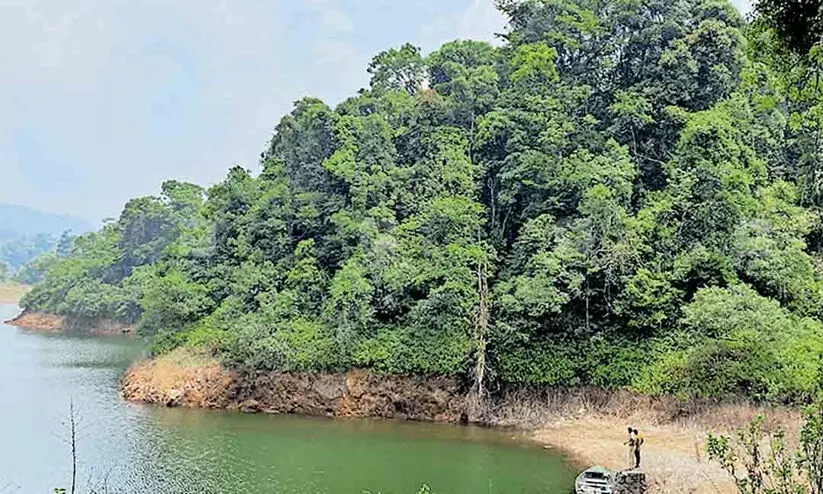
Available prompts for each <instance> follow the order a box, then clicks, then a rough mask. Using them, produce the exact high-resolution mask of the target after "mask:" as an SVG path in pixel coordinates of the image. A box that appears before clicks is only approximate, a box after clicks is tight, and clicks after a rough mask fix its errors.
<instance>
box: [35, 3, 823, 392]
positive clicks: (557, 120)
mask: <svg viewBox="0 0 823 494" xmlns="http://www.w3.org/2000/svg"><path fill="white" fill-rule="evenodd" d="M499 3H500V8H501V9H502V10H503V11H504V12H505V14H506V15H507V16H508V17H509V19H510V28H509V30H508V32H507V33H506V34H505V36H504V43H503V44H502V46H499V47H495V46H491V45H489V44H486V43H481V42H475V41H455V42H451V43H447V44H445V45H443V46H442V47H441V48H440V49H439V50H437V51H435V52H433V53H430V54H427V55H425V56H424V54H422V53H421V52H420V50H419V49H418V48H416V47H414V46H411V45H404V46H401V47H399V48H395V49H390V50H387V51H385V52H382V53H380V54H378V55H377V56H376V57H375V58H374V60H373V61H372V63H371V64H370V65H369V67H368V71H369V73H370V74H371V85H370V87H369V88H367V89H364V90H361V91H360V92H359V93H358V94H357V95H355V96H352V97H351V98H349V99H347V100H346V101H344V102H342V103H340V104H339V105H337V107H336V108H332V107H330V106H328V105H327V104H325V103H324V102H322V101H319V100H317V99H313V98H306V99H303V100H300V101H298V102H297V103H295V106H294V110H293V111H292V112H291V113H290V114H289V115H286V116H285V117H283V119H282V120H281V121H280V123H279V124H278V125H277V126H276V128H275V131H274V134H273V136H272V138H271V140H270V142H269V143H268V144H267V145H266V147H265V149H264V152H263V154H262V158H261V168H262V171H261V172H260V173H259V175H257V176H254V175H253V174H252V173H250V172H249V171H247V170H244V169H242V168H239V167H238V168H233V169H231V170H230V171H229V173H228V176H227V177H226V179H225V180H224V181H223V182H221V183H219V184H218V185H216V186H214V187H211V188H210V189H208V190H202V189H200V188H198V187H196V186H194V185H190V184H183V183H179V182H167V183H166V184H164V185H163V190H162V195H161V196H159V197H143V198H138V199H134V200H132V201H130V202H129V203H128V204H127V205H126V207H125V209H124V211H123V213H122V215H121V216H120V218H119V220H118V221H117V222H115V223H112V224H109V225H106V226H105V227H104V228H103V229H102V230H100V231H99V232H96V233H91V234H88V235H85V236H82V237H80V238H79V239H78V240H77V241H76V242H75V243H74V246H73V249H72V253H71V255H70V256H68V257H66V258H65V259H63V260H61V261H60V262H59V263H57V264H56V265H55V266H54V267H53V268H51V270H50V271H49V273H48V276H47V278H46V279H45V280H44V281H43V282H42V283H40V284H39V285H37V287H36V288H35V289H34V291H33V292H31V293H30V294H29V295H28V296H27V297H26V298H25V299H24V301H23V306H24V307H25V308H26V309H27V310H42V311H50V312H56V313H60V314H73V315H82V316H87V317H97V316H99V317H107V318H111V317H114V318H117V319H119V320H121V321H123V322H128V323H136V324H137V325H138V328H139V329H140V331H141V332H142V333H143V334H145V335H148V336H150V337H153V338H154V339H155V342H156V348H157V350H158V351H166V350H168V349H170V348H173V347H175V346H179V345H197V346H205V347H207V348H209V349H211V350H212V351H213V352H215V353H216V354H217V355H220V356H221V357H223V358H224V359H225V361H226V362H227V364H229V365H238V366H246V367H252V368H259V369H275V370H314V369H324V370H339V369H345V368H349V367H353V366H358V367H366V368H371V369H374V370H376V371H380V372H387V373H398V374H408V373H418V374H450V375H453V374H456V375H461V376H465V377H466V378H467V382H473V383H474V385H475V386H476V387H475V389H476V390H478V391H482V390H484V389H489V388H491V387H493V386H496V385H499V384H503V383H544V384H553V385H572V386H573V385H586V384H591V385H598V386H606V387H622V388H631V389H635V390H638V391H641V392H647V393H667V394H676V395H679V396H684V397H695V396H697V397H699V396H722V395H726V394H730V393H738V392H744V393H748V394H750V395H752V396H755V397H759V398H770V399H780V400H802V399H804V398H805V397H806V396H807V393H808V392H809V390H810V388H811V386H812V382H813V381H814V377H815V375H816V371H817V366H818V362H819V355H820V354H821V353H823V326H822V325H821V322H820V318H821V316H823V296H821V295H823V276H821V270H820V265H819V254H820V250H821V248H823V235H822V234H823V227H822V226H821V223H820V214H819V212H820V206H821V205H823V165H822V164H821V156H820V148H821V143H820V125H821V123H822V122H823V104H821V103H822V100H823V96H821V95H822V94H823V93H822V92H821V88H820V85H819V84H820V82H819V76H820V73H821V60H820V56H821V54H820V51H819V50H817V49H816V48H812V49H811V51H808V50H803V51H800V52H798V51H796V50H789V49H787V48H786V45H785V43H784V42H783V41H782V39H783V38H780V37H778V36H777V34H776V33H775V32H772V31H771V30H770V28H769V27H767V25H766V24H765V23H760V22H756V23H753V24H751V25H747V24H746V23H745V22H744V20H743V18H742V17H741V15H740V14H739V13H738V12H737V11H736V10H735V9H734V8H733V7H732V6H731V5H730V4H729V3H728V2H727V1H725V0H629V1H619V2H617V1H598V0H525V1H517V0H503V1H501V2H499ZM778 34H779V33H778Z"/></svg>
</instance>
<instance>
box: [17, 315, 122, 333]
mask: <svg viewBox="0 0 823 494" xmlns="http://www.w3.org/2000/svg"><path fill="white" fill-rule="evenodd" d="M6 324H9V325H11V326H17V327H18V328H23V329H31V330H36V331H53V332H61V331H65V332H76V333H87V334H95V335H115V334H132V333H134V327H132V326H129V325H126V324H122V323H119V322H117V321H112V320H110V319H98V318H85V317H70V316H58V315H55V314H48V313H45V312H34V311H25V312H23V313H22V314H20V315H19V316H17V317H15V318H14V319H12V320H10V321H6Z"/></svg>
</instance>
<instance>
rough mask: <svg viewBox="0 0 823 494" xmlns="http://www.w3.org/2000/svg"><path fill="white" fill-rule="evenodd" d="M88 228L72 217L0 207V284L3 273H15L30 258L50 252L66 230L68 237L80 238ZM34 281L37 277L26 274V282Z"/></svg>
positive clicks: (86, 223) (85, 223)
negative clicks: (76, 236) (69, 234)
mask: <svg viewBox="0 0 823 494" xmlns="http://www.w3.org/2000/svg"><path fill="white" fill-rule="evenodd" d="M92 229H93V227H92V225H91V224H90V223H89V222H87V221H85V220H81V219H79V218H74V217H72V216H66V215H59V214H50V213H43V212H41V211H37V210H34V209H31V208H27V207H24V206H17V205H14V204H0V281H2V278H4V277H7V276H9V274H3V272H4V271H5V272H8V271H9V270H10V271H11V272H12V273H13V272H17V274H19V270H20V268H22V267H23V266H25V265H26V264H28V263H29V262H31V261H32V260H33V259H35V258H37V257H38V256H39V255H41V254H44V253H46V252H49V251H53V250H54V249H55V248H56V247H57V244H58V241H59V239H60V235H61V234H62V233H63V232H65V231H66V230H71V232H72V235H80V234H82V233H86V232H89V231H91V230H92ZM4 267H5V270H4V269H3V268H4ZM38 272H39V271H38ZM38 278H39V275H36V276H31V275H30V276H28V278H27V279H28V280H29V281H30V282H34V281H36V280H37V279H38Z"/></svg>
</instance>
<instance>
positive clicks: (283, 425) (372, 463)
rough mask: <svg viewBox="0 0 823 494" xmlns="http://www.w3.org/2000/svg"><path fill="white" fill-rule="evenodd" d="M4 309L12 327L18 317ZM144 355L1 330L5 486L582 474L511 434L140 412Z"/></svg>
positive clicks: (515, 482) (405, 487) (224, 488)
mask: <svg viewBox="0 0 823 494" xmlns="http://www.w3.org/2000/svg"><path fill="white" fill-rule="evenodd" d="M16 311H17V308H16V307H15V306H12V305H2V306H0V320H6V319H9V318H11V317H13V316H14V315H15V312H16ZM143 352H144V349H143V346H142V345H141V343H140V342H139V341H136V340H134V339H131V338H129V337H111V336H93V337H84V336H76V335H67V334H53V333H42V332H36V331H28V330H22V329H18V328H15V327H11V326H7V325H1V326H0V443H1V444H2V447H0V492H4V493H5V492H12V493H44V494H47V493H50V492H52V489H53V488H55V487H66V486H67V485H68V482H69V481H70V476H71V473H70V468H71V456H70V449H69V447H68V445H67V444H66V439H67V437H68V430H67V429H66V428H65V427H64V426H63V425H62V423H63V422H64V421H65V418H66V415H67V413H68V409H69V403H70V402H71V401H73V402H74V404H75V408H76V410H77V417H78V420H79V428H78V431H79V434H78V457H79V469H80V473H79V475H78V492H79V493H84V492H86V491H87V490H88V488H89V487H95V486H100V485H101V483H103V482H107V483H108V486H109V487H110V488H113V489H114V491H115V492H119V491H124V492H128V493H129V494H142V493H152V494H156V493H175V494H177V493H181V494H182V493H186V494H187V493H214V494H224V493H226V494H230V493H244V494H245V493H250V494H251V493H294V494H316V493H356V494H360V493H364V492H370V493H377V492H381V493H383V494H415V493H416V492H417V490H418V489H419V488H420V486H421V485H422V484H424V483H425V484H427V485H428V486H429V487H430V488H431V490H432V492H435V493H441V494H462V493H467V494H468V493H471V494H474V493H497V494H509V493H531V492H540V493H547V494H567V493H568V492H569V491H570V488H571V485H572V482H573V473H572V466H571V465H570V464H569V463H568V462H566V461H565V460H564V458H563V457H562V456H561V455H559V454H557V453H555V452H552V451H547V450H545V449H543V448H541V447H539V446H536V445H533V444H530V443H528V442H525V441H522V440H519V439H517V438H514V437H512V434H511V433H506V432H505V431H500V430H493V429H483V428H477V427H460V426H454V425H447V424H432V423H414V422H394V421H384V420H329V419H318V418H306V417H297V416H285V415H245V414H240V413H229V412H215V411H204V410H184V409H167V408H162V407H151V406H143V405H134V404H129V403H126V402H124V401H123V400H122V399H121V398H120V397H119V395H118V382H119V379H120V376H121V374H122V372H123V370H124V369H125V368H126V367H128V365H129V364H130V363H131V362H132V361H134V359H136V358H139V357H140V356H141V354H142V353H143Z"/></svg>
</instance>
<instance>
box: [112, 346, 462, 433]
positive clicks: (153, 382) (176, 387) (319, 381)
mask: <svg viewBox="0 0 823 494" xmlns="http://www.w3.org/2000/svg"><path fill="white" fill-rule="evenodd" d="M122 395H123V397H124V398H125V399H127V400H129V401H136V402H143V403H153V404H160V405H165V406H181V407H190V408H221V409H229V410H239V411H243V412H247V413H254V412H265V413H295V414H302V415H320V416H329V417H383V418H394V419H406V420H428V421H440V422H459V421H460V420H461V418H463V417H464V416H465V414H466V410H467V400H466V398H465V395H464V394H463V393H462V390H461V388H460V386H459V384H458V382H457V381H456V380H454V379H448V378H425V379H424V378H416V377H388V376H378V375H375V374H371V373H369V372H366V371H363V370H352V371H349V372H346V373H341V374H323V373H278V372H248V373H244V372H238V371H233V370H229V369H226V368H224V367H223V366H222V365H221V364H220V363H219V362H217V361H216V360H213V359H208V358H204V357H197V356H193V355H191V354H187V353H186V352H180V351H178V352H175V353H172V354H170V355H166V356H164V357H161V358H159V359H156V360H151V361H146V362H142V363H138V364H136V365H134V366H132V368H131V369H129V370H128V371H127V372H126V374H125V376H124V377H123V381H122Z"/></svg>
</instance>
